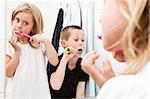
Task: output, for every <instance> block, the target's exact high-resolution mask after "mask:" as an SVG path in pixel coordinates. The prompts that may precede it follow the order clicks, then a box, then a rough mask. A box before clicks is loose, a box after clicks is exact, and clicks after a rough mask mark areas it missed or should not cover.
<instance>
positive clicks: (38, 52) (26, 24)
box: [6, 3, 58, 99]
mask: <svg viewBox="0 0 150 99" xmlns="http://www.w3.org/2000/svg"><path fill="white" fill-rule="evenodd" d="M11 22H12V36H11V37H10V38H9V44H10V45H8V49H7V53H6V76H7V78H8V81H7V85H6V99H50V98H51V97H50V93H49V86H48V80H47V73H46V65H47V62H46V57H47V60H48V61H49V62H50V63H51V64H53V65H54V66H56V65H57V63H58V57H57V53H56V51H55V49H54V47H53V46H52V44H51V43H50V41H49V40H48V39H47V38H45V37H42V36H41V35H40V34H41V33H42V32H43V19H42V15H41V12H40V10H39V8H38V7H36V6H35V5H34V4H30V3H21V4H19V5H18V6H17V8H16V9H15V10H14V11H13V13H12V17H11ZM16 31H17V32H19V33H21V34H22V35H19V36H18V35H17V34H15V32H16ZM23 34H25V35H31V36H32V41H31V40H30V39H29V38H27V37H25V36H24V35H23ZM32 43H37V44H38V45H39V46H38V47H36V48H35V46H33V45H32Z"/></svg>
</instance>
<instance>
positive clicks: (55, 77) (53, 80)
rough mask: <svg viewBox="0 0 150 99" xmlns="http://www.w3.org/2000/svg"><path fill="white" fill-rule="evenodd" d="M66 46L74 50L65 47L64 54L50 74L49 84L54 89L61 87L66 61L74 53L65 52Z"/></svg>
mask: <svg viewBox="0 0 150 99" xmlns="http://www.w3.org/2000/svg"><path fill="white" fill-rule="evenodd" d="M68 48H69V49H70V50H72V52H73V51H74V49H73V48H71V47H67V48H66V49H65V51H64V55H63V57H62V59H61V61H60V64H59V66H58V68H57V70H56V71H55V72H53V73H52V74H51V77H50V84H51V86H52V88H53V89H54V90H59V89H60V88H61V86H62V84H63V81H64V77H65V71H66V65H67V62H68V61H69V59H71V58H72V57H73V56H74V55H75V53H72V54H67V49H68Z"/></svg>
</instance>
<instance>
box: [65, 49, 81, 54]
mask: <svg viewBox="0 0 150 99" xmlns="http://www.w3.org/2000/svg"><path fill="white" fill-rule="evenodd" d="M67 52H68V53H67V54H71V53H72V52H71V51H70V49H69V48H68V49H67ZM78 53H82V49H78Z"/></svg>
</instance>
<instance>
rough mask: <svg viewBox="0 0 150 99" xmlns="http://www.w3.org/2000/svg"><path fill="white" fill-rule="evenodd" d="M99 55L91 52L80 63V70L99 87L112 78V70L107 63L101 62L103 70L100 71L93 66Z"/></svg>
mask: <svg viewBox="0 0 150 99" xmlns="http://www.w3.org/2000/svg"><path fill="white" fill-rule="evenodd" d="M98 57H99V55H98V53H96V52H92V53H89V54H87V55H86V57H85V58H84V59H83V61H82V62H81V66H82V69H83V70H84V71H85V72H86V73H87V74H89V75H90V76H92V77H93V79H94V80H96V82H97V83H98V85H99V86H100V87H101V86H102V85H103V84H104V83H105V82H106V81H107V80H108V79H110V78H112V77H113V76H115V75H114V72H113V70H112V67H111V64H110V62H109V61H106V60H105V61H103V68H102V69H101V70H100V69H98V68H97V67H96V65H95V60H96V59H98Z"/></svg>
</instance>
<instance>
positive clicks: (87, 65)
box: [81, 52, 99, 75]
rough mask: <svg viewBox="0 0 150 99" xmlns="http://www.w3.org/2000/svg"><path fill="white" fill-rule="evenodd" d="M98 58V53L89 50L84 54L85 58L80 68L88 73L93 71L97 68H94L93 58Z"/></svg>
mask: <svg viewBox="0 0 150 99" xmlns="http://www.w3.org/2000/svg"><path fill="white" fill-rule="evenodd" d="M98 58H99V55H98V53H96V52H91V53H88V54H86V56H85V58H84V59H83V60H82V62H81V66H82V69H83V70H84V71H85V72H86V73H87V74H89V75H91V74H92V73H93V72H95V71H96V70H97V69H98V68H96V65H95V60H96V59H98Z"/></svg>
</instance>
